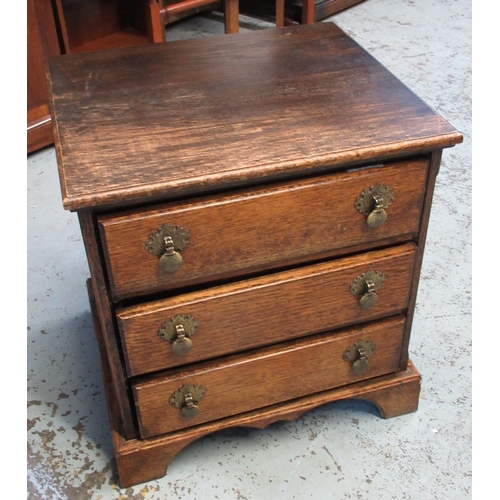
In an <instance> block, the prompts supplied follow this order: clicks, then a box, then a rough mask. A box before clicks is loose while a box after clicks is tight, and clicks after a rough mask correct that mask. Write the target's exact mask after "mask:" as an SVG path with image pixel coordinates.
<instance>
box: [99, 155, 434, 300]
mask: <svg viewBox="0 0 500 500" xmlns="http://www.w3.org/2000/svg"><path fill="white" fill-rule="evenodd" d="M427 164H428V162H427V160H415V161H412V162H403V163H398V164H395V165H391V166H389V165H388V166H384V167H380V168H370V169H360V170H356V171H350V172H343V173H339V174H332V175H329V176H321V177H318V178H314V179H310V180H304V181H295V182H290V183H285V184H279V185H277V186H276V187H266V188H261V189H250V190H247V191H240V192H238V193H236V194H228V195H222V196H221V195H219V196H215V197H209V198H206V199H203V200H200V201H194V202H191V201H189V200H188V201H186V202H181V203H174V204H171V205H167V206H160V207H154V208H151V209H147V210H134V211H127V212H126V213H124V214H119V215H116V214H112V215H109V216H102V217H100V218H99V224H100V227H101V234H102V238H103V245H104V247H105V258H106V261H107V264H108V272H109V276H110V281H111V288H112V293H113V296H114V298H115V299H116V300H119V299H123V298H126V297H131V296H138V295H141V294H146V293H153V292H157V291H161V290H168V289H173V288H179V287H180V286H186V285H192V284H194V283H200V282H208V281H214V280H218V279H223V278H224V279H226V278H228V277H232V276H235V275H238V274H242V273H250V272H255V271H256V270H259V271H260V270H263V269H272V268H276V267H279V266H281V265H284V264H289V263H290V262H300V261H305V260H309V261H310V260H312V259H314V258H319V257H326V256H330V255H334V254H335V252H336V251H338V250H339V249H342V248H345V247H352V246H356V245H359V244H360V243H371V244H372V245H373V244H374V243H375V242H377V241H380V240H383V239H387V238H391V237H395V236H403V235H406V238H407V239H410V238H411V237H412V236H413V235H414V234H416V233H417V232H418V227H419V223H420V211H421V207H422V203H423V196H424V192H425V180H426V175H427ZM376 183H381V184H383V185H388V186H389V187H390V188H391V189H392V191H393V192H394V201H393V203H392V204H391V205H390V206H389V208H388V209H387V214H388V219H387V222H385V223H384V224H383V225H382V226H379V227H378V228H375V229H374V228H370V227H369V226H368V225H367V223H366V216H365V215H363V214H361V213H359V212H358V211H357V209H356V207H355V202H356V199H357V198H358V196H359V195H360V194H361V193H362V192H363V191H364V190H366V189H368V188H370V187H371V186H372V185H374V184H376ZM163 224H170V225H173V226H176V225H179V226H181V227H183V228H185V229H186V230H188V231H189V233H190V235H191V237H190V240H189V244H188V245H187V247H186V249H185V250H184V251H182V258H183V264H182V265H181V267H180V268H179V269H178V270H177V271H175V272H173V273H167V272H165V271H164V270H163V269H161V268H160V266H159V264H158V262H159V258H158V257H156V256H154V255H152V254H150V253H149V252H148V251H147V250H146V249H145V244H146V242H147V241H148V238H149V235H150V234H152V233H154V232H156V231H157V229H158V228H159V227H160V226H162V225H163Z"/></svg>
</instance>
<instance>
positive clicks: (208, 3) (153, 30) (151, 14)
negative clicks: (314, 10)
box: [146, 0, 311, 43]
mask: <svg viewBox="0 0 500 500" xmlns="http://www.w3.org/2000/svg"><path fill="white" fill-rule="evenodd" d="M304 1H305V2H306V4H308V3H311V2H310V0H304ZM220 3H221V2H220V1H218V2H213V0H182V1H180V2H177V3H167V4H164V3H163V2H162V0H147V3H146V23H147V28H148V37H149V41H150V42H152V43H162V42H165V41H167V39H166V34H165V25H167V24H169V23H171V22H174V21H176V20H177V19H179V18H180V16H185V15H188V13H189V14H193V13H198V12H201V11H203V10H214V9H215V8H216V7H217V6H218V5H219V4H220ZM223 4H224V7H223V12H224V27H225V32H226V34H233V33H238V31H239V0H224V1H223ZM274 17H275V22H276V26H277V27H279V28H281V27H283V26H284V25H285V0H275V12H274Z"/></svg>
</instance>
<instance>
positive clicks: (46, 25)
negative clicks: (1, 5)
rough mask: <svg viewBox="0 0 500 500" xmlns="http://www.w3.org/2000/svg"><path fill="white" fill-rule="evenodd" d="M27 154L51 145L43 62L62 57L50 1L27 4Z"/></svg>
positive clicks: (31, 0) (50, 125) (51, 138)
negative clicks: (50, 58)
mask: <svg viewBox="0 0 500 500" xmlns="http://www.w3.org/2000/svg"><path fill="white" fill-rule="evenodd" d="M27 22H28V43H27V49H28V51H27V55H28V58H27V59H28V60H27V63H28V68H27V73H28V86H27V90H28V92H27V105H28V120H27V122H28V126H27V133H28V153H31V152H32V151H35V150H37V149H40V148H43V147H45V146H48V145H49V144H52V143H53V141H54V138H53V135H52V123H51V118H50V113H49V106H48V93H47V83H46V81H45V58H46V57H47V56H52V55H57V54H60V53H61V50H60V47H59V40H58V36H57V30H56V25H55V21H54V16H53V11H52V6H51V3H50V0H38V1H36V2H35V1H34V0H28V9H27Z"/></svg>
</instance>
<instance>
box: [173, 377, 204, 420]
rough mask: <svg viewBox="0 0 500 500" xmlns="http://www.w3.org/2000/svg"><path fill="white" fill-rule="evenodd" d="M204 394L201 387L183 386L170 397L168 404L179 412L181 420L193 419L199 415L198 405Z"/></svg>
mask: <svg viewBox="0 0 500 500" xmlns="http://www.w3.org/2000/svg"><path fill="white" fill-rule="evenodd" d="M206 392H207V390H206V388H205V387H203V386H202V385H190V384H187V385H183V386H182V387H180V388H179V389H177V390H176V391H175V392H174V393H173V394H172V395H171V396H170V400H169V403H170V405H171V406H174V407H175V408H178V409H179V410H180V414H181V417H182V418H187V419H191V418H195V417H197V416H198V415H199V414H200V408H199V406H198V403H199V402H200V401H201V400H202V399H203V398H204V397H205V393H206Z"/></svg>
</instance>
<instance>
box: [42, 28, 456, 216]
mask: <svg viewBox="0 0 500 500" xmlns="http://www.w3.org/2000/svg"><path fill="white" fill-rule="evenodd" d="M49 72H50V77H51V80H52V85H51V89H52V94H53V101H52V113H53V115H54V116H55V117H56V122H57V130H56V135H57V141H56V149H57V154H58V160H59V167H60V176H61V184H62V192H63V202H64V206H65V207H66V208H68V209H71V210H74V209H80V208H83V207H89V206H99V205H103V204H122V205H126V204H130V203H133V202H140V201H144V200H148V199H155V198H168V197H170V196H174V195H179V194H185V193H192V192H200V191H204V190H208V189H211V188H213V187H214V186H215V185H217V187H219V188H221V187H224V186H234V185H239V184H243V183H245V182H248V181H249V180H252V179H253V180H255V181H257V180H264V179H267V178H270V177H277V176H280V175H291V174H292V173H294V172H298V171H301V172H302V173H305V172H307V171H310V170H312V169H320V168H322V167H327V166H329V165H330V166H332V165H333V166H334V165H339V164H342V163H344V164H345V163H346V162H355V161H362V160H364V159H368V158H369V157H373V156H391V155H394V154H396V153H397V154H399V155H401V154H404V153H414V152H417V151H423V150H426V149H427V150H428V149H429V148H436V147H447V146H452V145H453V144H456V143H457V142H460V141H461V136H460V134H458V133H457V132H456V131H455V129H453V128H452V127H451V126H450V125H449V124H448V123H447V122H445V121H444V120H443V119H441V118H440V117H439V116H437V115H436V114H435V113H434V112H433V111H432V110H431V109H430V108H429V107H427V106H426V105H425V104H424V103H423V102H422V101H421V100H420V99H419V98H418V97H416V96H415V95H414V94H413V93H412V92H411V91H409V90H408V89H407V88H406V87H405V86H404V85H403V84H401V83H400V82H399V81H398V80H397V79H396V78H395V77H394V76H393V75H392V74H391V73H389V72H388V71H387V70H386V69H384V68H383V67H382V66H381V65H380V64H378V63H377V62H376V61H375V60H374V59H373V58H372V57H371V56H370V55H369V54H367V53H366V52H365V51H364V50H363V49H361V48H360V47H359V46H358V45H357V44H356V43H355V42H354V41H352V40H350V39H349V38H348V37H347V36H346V35H345V34H344V33H343V32H342V31H341V30H340V29H338V28H337V27H336V26H335V25H333V24H331V23H324V24H314V25H311V26H303V27H290V28H282V29H278V30H274V29H272V30H260V31H257V32H253V33H245V34H240V35H238V36H234V37H233V36H232V37H226V36H220V37H217V36H216V37H210V38H207V39H203V40H188V41H183V42H172V43H170V44H169V43H166V44H156V45H151V46H144V47H135V48H130V49H123V50H114V51H106V52H99V53H93V54H82V55H71V56H65V57H64V59H63V58H56V59H54V60H52V61H51V63H50V71H49Z"/></svg>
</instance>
